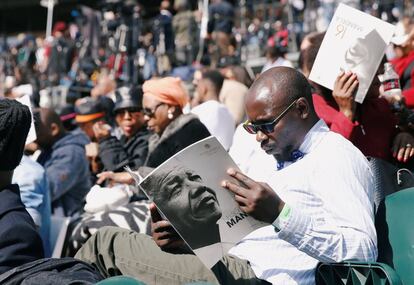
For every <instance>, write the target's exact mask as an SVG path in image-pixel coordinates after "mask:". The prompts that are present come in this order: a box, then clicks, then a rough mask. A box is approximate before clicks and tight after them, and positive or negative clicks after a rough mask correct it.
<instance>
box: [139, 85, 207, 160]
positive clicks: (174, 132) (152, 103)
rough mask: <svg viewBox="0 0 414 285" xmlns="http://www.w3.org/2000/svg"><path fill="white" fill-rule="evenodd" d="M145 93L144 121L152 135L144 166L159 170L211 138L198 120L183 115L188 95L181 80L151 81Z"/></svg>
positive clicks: (145, 88) (144, 86) (195, 117)
mask: <svg viewBox="0 0 414 285" xmlns="http://www.w3.org/2000/svg"><path fill="white" fill-rule="evenodd" d="M142 89H143V91H144V99H143V108H144V109H143V112H144V115H145V117H144V118H145V121H146V122H147V126H148V129H149V130H150V131H151V132H152V133H153V134H152V136H151V137H150V138H149V142H148V156H147V159H146V161H145V164H144V165H145V166H148V167H157V166H159V165H160V164H161V163H163V162H164V161H166V160H167V159H168V158H170V157H171V156H173V155H174V154H176V153H177V152H179V151H180V150H182V149H184V148H185V147H187V146H189V145H191V144H193V143H195V142H197V141H199V140H201V139H203V138H206V137H208V136H210V132H209V131H208V130H207V128H206V127H205V126H204V125H203V123H201V122H200V120H199V119H198V118H197V116H195V115H193V114H183V112H182V109H183V108H184V106H185V105H187V104H188V95H187V93H186V91H185V89H184V87H183V85H182V83H181V80H180V79H178V78H174V77H165V78H162V79H152V80H148V81H146V82H145V83H144V85H143V87H142Z"/></svg>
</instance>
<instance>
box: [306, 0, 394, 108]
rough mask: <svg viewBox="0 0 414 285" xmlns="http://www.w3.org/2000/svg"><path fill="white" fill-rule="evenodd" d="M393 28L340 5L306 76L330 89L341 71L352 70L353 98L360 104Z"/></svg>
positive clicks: (392, 32)
mask: <svg viewBox="0 0 414 285" xmlns="http://www.w3.org/2000/svg"><path fill="white" fill-rule="evenodd" d="M394 30H395V26H393V25H391V24H389V23H387V22H384V21H382V20H380V19H378V18H375V17H373V16H371V15H368V14H366V13H363V12H361V11H359V10H357V9H354V8H351V7H349V6H347V5H344V4H342V3H341V4H339V6H338V9H337V10H336V12H335V14H334V15H333V18H332V21H331V23H330V24H329V27H328V30H327V31H326V34H325V37H324V39H323V42H322V44H321V47H320V49H319V52H318V54H317V56H316V59H315V63H314V64H313V67H312V70H311V73H310V75H309V79H310V80H312V81H314V82H316V83H318V84H320V85H322V86H324V87H326V88H329V89H331V90H332V89H333V87H334V83H335V80H336V77H337V76H338V74H339V73H340V72H341V71H345V72H346V71H352V72H354V73H356V74H357V76H358V82H359V85H358V90H357V93H356V95H355V101H356V102H358V103H362V102H363V101H364V98H365V95H366V94H367V92H368V89H369V86H370V85H371V82H372V79H373V78H374V76H375V75H376V71H377V69H378V67H379V64H380V62H381V60H382V58H383V56H384V53H385V49H386V47H387V45H388V44H389V42H390V40H391V37H392V36H393V34H394Z"/></svg>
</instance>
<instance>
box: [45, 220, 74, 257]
mask: <svg viewBox="0 0 414 285" xmlns="http://www.w3.org/2000/svg"><path fill="white" fill-rule="evenodd" d="M69 222H70V218H68V217H58V216H52V217H51V218H50V235H49V240H50V248H51V249H52V257H53V258H60V257H62V251H63V246H64V244H65V239H66V233H67V231H68V226H69Z"/></svg>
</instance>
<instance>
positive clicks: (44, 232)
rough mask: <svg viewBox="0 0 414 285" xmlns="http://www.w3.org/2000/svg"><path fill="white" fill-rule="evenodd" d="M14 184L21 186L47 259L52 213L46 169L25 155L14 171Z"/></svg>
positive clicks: (49, 252)
mask: <svg viewBox="0 0 414 285" xmlns="http://www.w3.org/2000/svg"><path fill="white" fill-rule="evenodd" d="M12 182H13V183H14V184H17V185H19V187H20V196H21V199H22V202H23V204H24V205H25V207H26V210H27V212H29V214H30V216H31V217H32V219H33V221H34V223H35V225H36V227H37V228H38V230H39V233H40V236H41V238H42V241H43V249H44V253H45V257H50V256H51V254H52V249H51V247H50V240H49V236H50V217H51V215H52V213H51V201H50V192H49V182H48V180H47V176H46V171H45V169H44V168H43V167H42V166H41V165H40V164H39V163H37V162H36V161H33V160H32V159H30V157H28V156H26V155H23V157H22V161H21V162H20V164H19V166H17V167H16V169H15V170H14V174H13V180H12Z"/></svg>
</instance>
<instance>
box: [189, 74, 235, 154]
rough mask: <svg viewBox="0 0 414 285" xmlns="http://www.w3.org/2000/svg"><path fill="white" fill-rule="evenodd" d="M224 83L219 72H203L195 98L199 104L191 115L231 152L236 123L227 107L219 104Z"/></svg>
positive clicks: (192, 110)
mask: <svg viewBox="0 0 414 285" xmlns="http://www.w3.org/2000/svg"><path fill="white" fill-rule="evenodd" d="M223 81H224V77H223V76H222V75H221V73H220V72H219V71H216V70H210V71H205V72H203V74H202V78H201V79H200V80H199V81H198V82H197V86H196V95H195V97H194V98H193V101H194V102H197V103H196V105H195V106H193V108H192V109H191V113H193V114H196V115H197V116H198V117H199V119H200V121H201V122H202V123H203V124H204V125H205V126H206V127H207V129H208V130H209V132H210V133H211V134H212V135H213V136H215V137H216V138H217V139H218V141H219V142H220V143H221V144H222V146H223V147H224V148H225V149H226V150H229V148H230V146H231V143H232V139H233V134H234V128H235V123H234V119H233V116H232V115H231V114H230V111H229V110H228V109H227V107H226V106H224V105H223V104H221V103H220V102H219V94H220V90H221V87H222V86H223ZM192 105H193V104H192Z"/></svg>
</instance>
